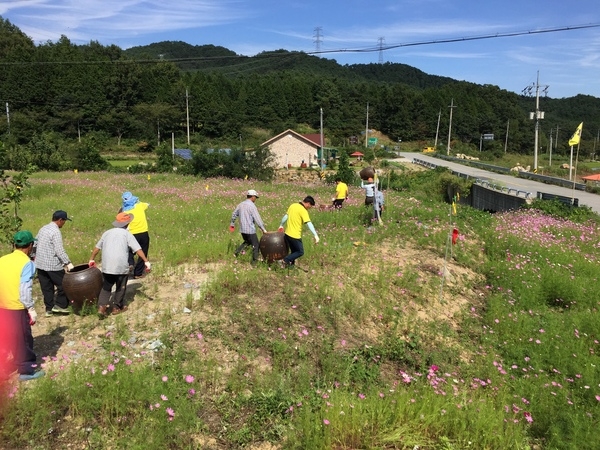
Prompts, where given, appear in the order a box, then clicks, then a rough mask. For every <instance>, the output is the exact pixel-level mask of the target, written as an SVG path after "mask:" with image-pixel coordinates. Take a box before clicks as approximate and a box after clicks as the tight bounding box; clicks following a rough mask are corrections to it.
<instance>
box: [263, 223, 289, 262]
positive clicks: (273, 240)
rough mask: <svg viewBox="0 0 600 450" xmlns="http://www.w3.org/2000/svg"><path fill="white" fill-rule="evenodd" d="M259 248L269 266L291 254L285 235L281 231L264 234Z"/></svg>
mask: <svg viewBox="0 0 600 450" xmlns="http://www.w3.org/2000/svg"><path fill="white" fill-rule="evenodd" d="M258 248H259V250H260V253H261V255H262V256H263V258H264V259H266V260H267V262H268V263H269V264H271V263H272V262H273V261H276V260H278V259H283V258H285V257H286V256H287V254H288V253H289V250H288V246H287V243H286V242H285V237H284V234H283V233H281V232H279V231H273V232H270V233H264V234H263V235H262V237H261V238H260V242H259V245H258Z"/></svg>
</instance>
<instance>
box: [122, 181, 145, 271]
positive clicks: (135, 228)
mask: <svg viewBox="0 0 600 450" xmlns="http://www.w3.org/2000/svg"><path fill="white" fill-rule="evenodd" d="M121 199H122V200H123V205H122V207H121V209H120V210H119V212H124V213H127V214H132V215H133V217H134V218H133V221H132V222H131V223H130V224H129V227H128V229H129V231H130V232H131V234H133V236H134V237H135V239H136V240H137V241H138V243H139V244H140V247H141V248H142V250H143V252H144V254H145V255H146V257H147V256H148V250H149V248H150V235H149V234H148V220H147V219H146V210H147V209H148V207H149V206H150V204H149V203H144V202H140V199H139V198H138V197H136V196H135V195H133V194H132V193H131V192H129V191H127V192H123V195H122V196H121ZM129 265H130V266H133V277H134V278H142V277H143V276H144V269H145V265H144V261H143V260H142V259H141V258H138V260H137V262H135V261H134V254H133V253H131V254H130V255H129Z"/></svg>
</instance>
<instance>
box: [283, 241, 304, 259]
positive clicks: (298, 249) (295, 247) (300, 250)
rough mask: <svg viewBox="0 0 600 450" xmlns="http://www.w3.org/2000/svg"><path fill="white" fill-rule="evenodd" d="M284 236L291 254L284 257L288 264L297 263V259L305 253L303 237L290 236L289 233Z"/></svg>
mask: <svg viewBox="0 0 600 450" xmlns="http://www.w3.org/2000/svg"><path fill="white" fill-rule="evenodd" d="M284 237H285V242H286V243H287V245H288V247H289V248H290V254H289V255H287V256H286V257H285V258H283V260H284V261H285V262H286V263H288V264H295V261H296V260H297V259H298V258H300V257H301V256H302V255H304V245H303V244H302V239H296V238H293V237H289V236H288V235H287V234H286V235H285V236H284Z"/></svg>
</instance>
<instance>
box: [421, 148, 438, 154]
mask: <svg viewBox="0 0 600 450" xmlns="http://www.w3.org/2000/svg"><path fill="white" fill-rule="evenodd" d="M422 151H423V153H434V152H435V147H423V150H422Z"/></svg>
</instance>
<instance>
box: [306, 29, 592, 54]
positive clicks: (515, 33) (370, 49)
mask: <svg viewBox="0 0 600 450" xmlns="http://www.w3.org/2000/svg"><path fill="white" fill-rule="evenodd" d="M598 27H600V23H593V24H587V25H569V26H563V27H556V28H545V29H540V30H533V31H512V32H507V33H495V34H485V35H481V36H468V37H458V38H446V39H435V40H431V41H417V42H409V43H405V44H393V45H388V46H386V47H384V48H382V49H380V48H373V47H367V48H363V49H339V50H324V51H322V52H320V53H321V54H324V53H368V52H375V51H380V50H391V49H394V48H401V47H414V46H418V45H431V44H447V43H451V42H463V41H478V40H483V39H493V38H501V37H513V36H524V35H531V34H543V33H556V32H559V31H572V30H581V29H585V28H598ZM315 53H316V52H315ZM309 54H314V53H309Z"/></svg>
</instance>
